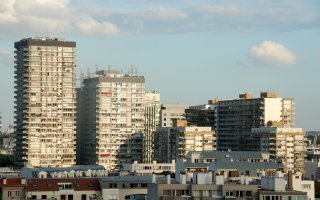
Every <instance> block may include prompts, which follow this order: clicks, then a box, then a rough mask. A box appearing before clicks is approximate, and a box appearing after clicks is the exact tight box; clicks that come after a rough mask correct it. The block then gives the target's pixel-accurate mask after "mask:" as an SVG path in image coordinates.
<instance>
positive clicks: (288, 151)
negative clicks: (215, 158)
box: [244, 127, 307, 172]
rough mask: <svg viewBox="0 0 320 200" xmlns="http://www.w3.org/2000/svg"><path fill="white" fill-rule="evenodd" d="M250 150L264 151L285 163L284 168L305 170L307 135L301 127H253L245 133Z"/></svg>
mask: <svg viewBox="0 0 320 200" xmlns="http://www.w3.org/2000/svg"><path fill="white" fill-rule="evenodd" d="M244 136H245V137H244V138H245V140H244V142H245V144H246V147H247V149H246V150H248V151H264V152H269V153H270V158H271V159H274V160H278V162H282V163H283V164H284V170H285V171H289V170H296V171H300V172H304V161H305V158H306V156H307V155H306V144H305V141H306V135H305V133H304V132H303V131H302V129H301V128H279V127H262V128H253V129H252V131H251V132H250V133H248V134H245V135H244Z"/></svg>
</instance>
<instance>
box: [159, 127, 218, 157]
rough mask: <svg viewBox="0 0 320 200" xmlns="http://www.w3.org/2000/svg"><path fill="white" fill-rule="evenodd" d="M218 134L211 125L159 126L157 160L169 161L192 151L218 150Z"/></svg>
mask: <svg viewBox="0 0 320 200" xmlns="http://www.w3.org/2000/svg"><path fill="white" fill-rule="evenodd" d="M216 147H217V142H216V134H215V132H214V131H212V130H211V127H196V126H187V127H171V128H170V127H167V128H159V129H158V130H157V132H156V134H155V160H157V162H164V163H168V162H171V160H175V159H176V158H178V157H181V158H185V157H186V155H187V153H188V152H190V151H207V150H216Z"/></svg>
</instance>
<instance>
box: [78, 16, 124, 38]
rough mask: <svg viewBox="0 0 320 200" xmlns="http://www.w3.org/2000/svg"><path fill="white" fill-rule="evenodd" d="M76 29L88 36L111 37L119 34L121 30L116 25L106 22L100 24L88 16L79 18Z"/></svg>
mask: <svg viewBox="0 0 320 200" xmlns="http://www.w3.org/2000/svg"><path fill="white" fill-rule="evenodd" d="M75 27H76V28H77V29H78V30H79V31H80V32H81V33H84V34H87V35H102V36H110V35H116V34H118V33H119V29H118V28H117V27H116V26H115V25H114V24H112V23H110V22H106V21H102V22H98V21H96V20H94V19H93V18H91V17H89V16H87V15H84V16H82V17H80V18H78V20H77V21H76V22H75Z"/></svg>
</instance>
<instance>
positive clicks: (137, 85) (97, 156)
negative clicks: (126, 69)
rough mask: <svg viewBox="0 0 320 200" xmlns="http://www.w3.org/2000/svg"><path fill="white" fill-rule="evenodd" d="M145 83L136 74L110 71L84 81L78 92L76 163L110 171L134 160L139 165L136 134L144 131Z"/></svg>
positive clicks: (139, 146)
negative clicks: (77, 156)
mask: <svg viewBox="0 0 320 200" xmlns="http://www.w3.org/2000/svg"><path fill="white" fill-rule="evenodd" d="M144 83H145V79H144V77H143V76H138V75H137V74H136V73H133V72H132V73H128V74H124V73H122V72H120V71H116V70H111V69H109V70H104V71H98V72H96V74H95V75H93V76H91V77H87V78H85V79H84V80H83V86H82V88H81V89H79V91H78V92H79V93H78V95H79V100H78V107H79V113H78V117H79V119H78V121H79V123H80V124H79V128H78V130H79V132H78V134H79V139H78V141H79V144H78V150H79V151H80V153H79V155H81V157H80V160H79V164H98V165H102V166H104V167H106V169H110V170H111V169H116V168H119V166H120V164H121V163H132V161H133V159H134V160H137V157H140V160H139V159H138V161H139V162H141V160H142V142H141V140H142V138H141V137H140V139H139V135H137V134H142V133H143V131H144V121H145V118H144V114H145V113H144V111H145V109H144ZM133 135H135V137H134V138H132V136H133ZM135 143H136V144H135ZM133 147H134V148H135V149H134V150H133V149H132V148H133ZM137 154H138V155H139V156H137Z"/></svg>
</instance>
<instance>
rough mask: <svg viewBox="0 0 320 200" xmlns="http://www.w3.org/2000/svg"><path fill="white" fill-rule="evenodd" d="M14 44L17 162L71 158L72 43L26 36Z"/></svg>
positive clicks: (66, 162) (43, 163)
mask: <svg viewBox="0 0 320 200" xmlns="http://www.w3.org/2000/svg"><path fill="white" fill-rule="evenodd" d="M14 47H15V132H16V135H17V136H16V137H17V138H16V139H17V141H16V162H17V164H18V165H20V166H22V165H24V164H28V165H30V166H33V167H67V166H72V165H74V164H75V157H76V150H75V139H76V138H75V137H76V136H75V129H76V82H75V76H76V43H75V42H70V41H64V40H61V39H56V38H28V39H22V40H20V41H18V42H16V43H15V44H14Z"/></svg>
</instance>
